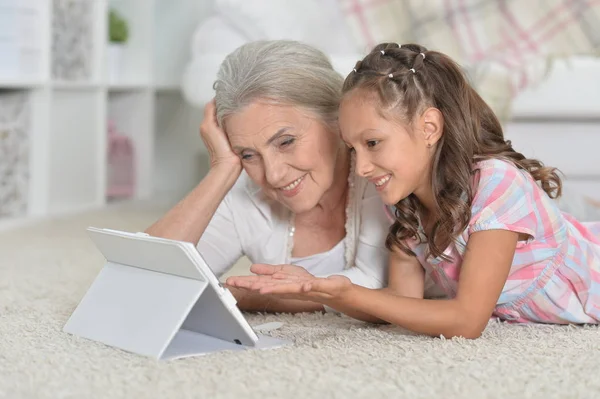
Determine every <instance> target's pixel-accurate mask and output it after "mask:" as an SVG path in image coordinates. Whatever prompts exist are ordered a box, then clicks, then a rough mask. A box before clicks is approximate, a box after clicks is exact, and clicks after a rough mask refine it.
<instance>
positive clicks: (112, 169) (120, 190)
mask: <svg viewBox="0 0 600 399" xmlns="http://www.w3.org/2000/svg"><path fill="white" fill-rule="evenodd" d="M107 155H108V159H107V161H108V162H107V179H106V196H107V197H109V198H130V197H132V196H133V195H134V194H135V153H134V148H133V143H132V142H131V139H130V138H129V137H127V136H125V135H122V134H120V133H118V132H117V130H116V128H115V125H114V123H113V122H112V121H109V122H108V154H107Z"/></svg>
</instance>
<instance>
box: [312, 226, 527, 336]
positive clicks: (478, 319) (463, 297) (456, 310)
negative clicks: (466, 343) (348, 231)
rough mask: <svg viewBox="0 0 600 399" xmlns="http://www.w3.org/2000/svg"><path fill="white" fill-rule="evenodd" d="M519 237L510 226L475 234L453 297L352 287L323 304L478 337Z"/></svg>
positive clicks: (429, 330)
mask: <svg viewBox="0 0 600 399" xmlns="http://www.w3.org/2000/svg"><path fill="white" fill-rule="evenodd" d="M518 239H519V234H518V233H516V232H512V231H508V230H487V231H480V232H476V233H473V234H472V235H471V236H470V238H469V242H468V244H467V250H466V252H465V257H464V259H463V263H462V267H461V272H460V278H459V283H458V292H457V295H456V297H455V298H454V299H449V300H425V299H420V298H408V297H403V296H398V295H397V294H395V293H393V292H391V291H390V290H387V291H386V290H369V289H365V288H363V287H359V286H356V285H349V286H348V288H347V289H344V290H343V291H342V292H341V293H339V295H335V296H333V297H331V299H326V300H324V302H325V303H326V304H328V305H329V306H332V307H334V308H335V307H340V308H346V307H347V308H351V309H354V310H355V311H358V312H365V313H368V314H370V315H372V316H374V317H376V318H378V319H381V320H385V321H387V322H389V323H392V324H396V325H398V326H400V327H403V328H406V329H408V330H411V331H414V332H417V333H423V334H428V335H432V336H440V335H443V336H445V337H448V338H450V337H454V336H463V337H465V338H477V337H479V336H480V335H481V333H482V332H483V330H484V329H485V327H486V325H487V322H488V320H489V318H490V316H491V315H492V312H493V310H494V307H495V306H496V302H497V301H498V298H499V297H500V293H501V292H502V288H503V287H504V284H505V283H506V279H507V277H508V273H509V271H510V267H511V264H512V260H513V257H514V253H515V249H516V244H517V240H518ZM315 283H316V285H315ZM315 283H312V289H313V290H316V291H319V288H318V282H315ZM328 301H331V303H327V302H328Z"/></svg>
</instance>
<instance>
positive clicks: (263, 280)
mask: <svg viewBox="0 0 600 399" xmlns="http://www.w3.org/2000/svg"><path fill="white" fill-rule="evenodd" d="M250 271H252V272H253V273H255V274H256V275H255V276H237V277H229V278H228V279H227V284H228V285H231V286H234V287H238V288H244V289H249V290H252V291H258V292H259V293H261V294H270V295H277V296H280V297H284V298H291V299H302V300H310V301H317V302H321V301H330V300H335V299H339V298H341V297H342V296H343V295H344V294H345V293H346V292H347V291H349V289H350V288H351V287H352V282H351V281H350V280H349V279H348V278H347V277H344V276H335V275H334V276H330V277H327V278H319V277H315V276H313V275H312V274H310V273H309V272H307V271H306V269H304V268H303V267H300V266H294V265H277V266H273V265H265V264H254V265H252V267H251V268H250Z"/></svg>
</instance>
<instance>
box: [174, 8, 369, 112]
mask: <svg viewBox="0 0 600 399" xmlns="http://www.w3.org/2000/svg"><path fill="white" fill-rule="evenodd" d="M275 39H290V40H298V41H301V42H304V43H307V44H310V45H312V46H314V47H316V48H318V49H320V50H322V51H323V52H325V53H326V54H327V55H328V56H329V57H330V58H331V61H332V64H333V67H334V69H335V70H336V71H338V72H339V73H341V74H342V75H343V76H346V75H347V74H348V73H349V72H350V71H352V68H353V67H354V64H355V63H356V61H357V60H358V59H360V58H362V57H363V54H362V51H361V49H358V48H357V46H356V43H355V41H354V38H353V36H352V34H351V32H349V30H348V26H347V24H346V21H345V18H344V16H343V15H342V11H341V9H340V7H339V3H338V1H337V0H302V1H297V0H253V1H247V0H217V1H216V3H215V15H212V16H210V17H209V18H207V19H205V20H203V21H202V22H201V23H200V24H199V25H198V27H197V28H196V30H195V31H194V33H193V36H192V43H191V49H190V52H191V54H190V60H189V62H188V64H187V65H186V67H185V70H184V73H183V78H182V82H181V89H182V92H183V95H184V97H185V99H186V100H187V101H188V102H189V103H191V104H193V105H194V106H196V107H203V106H204V104H206V103H207V102H208V101H210V100H211V99H212V98H213V97H214V91H213V89H212V85H213V83H214V81H215V79H216V75H217V71H218V70H219V66H220V64H221V62H222V61H223V59H224V58H225V56H226V55H227V54H229V53H231V52H232V51H233V50H235V49H236V48H237V47H239V46H241V45H242V44H244V43H246V42H249V41H253V40H275Z"/></svg>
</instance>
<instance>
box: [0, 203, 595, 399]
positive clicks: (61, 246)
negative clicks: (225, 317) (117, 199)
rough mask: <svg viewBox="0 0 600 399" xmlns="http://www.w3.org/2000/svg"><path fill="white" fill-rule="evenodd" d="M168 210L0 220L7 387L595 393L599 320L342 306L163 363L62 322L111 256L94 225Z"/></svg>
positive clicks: (259, 318)
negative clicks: (427, 320) (550, 321)
mask: <svg viewBox="0 0 600 399" xmlns="http://www.w3.org/2000/svg"><path fill="white" fill-rule="evenodd" d="M160 211H161V209H158V208H153V207H144V206H140V205H136V206H118V207H113V208H111V209H109V210H105V211H98V212H90V213H86V214H83V215H79V216H75V217H68V218H63V219H60V220H55V221H53V222H40V223H37V224H34V225H31V226H26V227H22V228H19V229H18V230H15V231H5V232H2V233H0V254H1V258H0V262H1V263H0V397H1V398H11V399H13V398H156V397H161V398H163V397H164V398H166V397H169V398H171V397H174V398H221V397H231V398H278V397H293V398H348V397H352V398H354V397H356V398H379V397H386V398H392V397H393V398H401V397H406V398H445V399H448V398H471V397H472V398H594V397H600V331H598V330H597V329H596V328H590V327H588V328H575V327H548V326H537V327H522V326H509V325H503V324H498V323H492V324H490V325H489V326H488V329H487V330H486V332H485V334H484V336H483V337H482V338H481V339H479V340H475V341H466V340H463V339H456V340H442V339H433V338H428V337H422V336H414V335H411V334H407V333H405V332H402V331H401V330H399V329H397V328H392V327H389V326H380V327H376V326H371V325H367V324H364V323H360V322H356V321H353V320H351V319H349V318H345V317H337V316H333V315H300V316H290V315H277V316H276V315H268V316H264V315H248V319H249V321H250V323H251V324H253V325H256V324H259V323H263V322H265V321H275V320H279V321H283V322H284V323H285V324H284V326H283V327H282V328H281V329H279V330H277V331H274V332H272V334H273V335H275V336H278V337H283V338H287V339H291V340H292V341H293V342H294V344H293V345H292V346H289V347H285V348H281V349H273V350H266V351H244V352H230V353H218V354H213V355H209V356H205V357H195V358H188V359H182V360H175V361H171V362H156V361H154V360H151V359H147V358H143V357H139V356H136V355H133V354H129V353H126V352H123V351H120V350H116V349H113V348H110V347H107V346H104V345H102V344H98V343H95V342H91V341H88V340H84V339H79V338H75V337H72V336H70V335H67V334H65V333H63V332H62V331H61V330H62V327H63V325H64V323H65V321H66V320H67V318H68V317H69V315H70V313H71V312H72V311H73V309H74V308H75V306H76V305H77V303H78V301H79V300H80V299H81V297H82V296H83V294H84V293H85V291H86V289H87V288H88V287H89V285H90V284H91V282H92V280H93V279H94V277H95V275H96V273H97V272H98V270H99V268H100V267H101V264H102V258H101V256H100V255H99V254H98V252H97V251H96V250H95V248H94V247H93V245H92V244H91V242H90V241H89V240H88V239H87V237H86V235H85V232H84V228H85V227H86V226H88V225H95V226H100V227H111V228H116V229H126V230H131V231H137V230H141V229H143V228H144V227H145V226H147V225H148V224H149V223H151V222H152V221H153V220H154V219H155V218H156V217H157V216H158V215H159V213H160Z"/></svg>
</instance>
